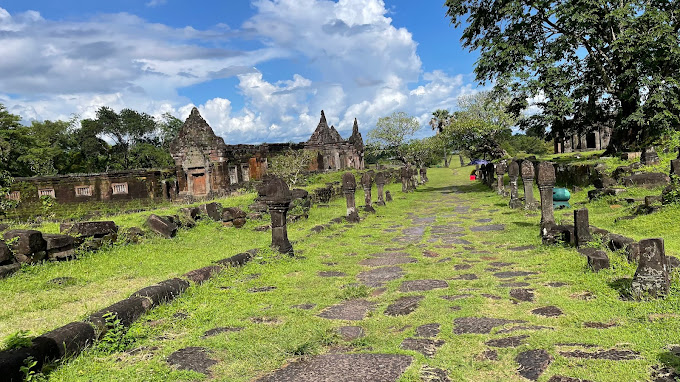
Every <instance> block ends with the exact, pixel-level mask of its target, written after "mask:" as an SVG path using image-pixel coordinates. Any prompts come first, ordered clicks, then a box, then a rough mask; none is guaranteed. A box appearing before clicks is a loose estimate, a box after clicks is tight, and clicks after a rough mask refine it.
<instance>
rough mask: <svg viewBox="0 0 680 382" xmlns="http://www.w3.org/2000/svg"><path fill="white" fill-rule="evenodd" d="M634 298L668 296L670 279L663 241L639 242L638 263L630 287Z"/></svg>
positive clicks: (646, 240)
mask: <svg viewBox="0 0 680 382" xmlns="http://www.w3.org/2000/svg"><path fill="white" fill-rule="evenodd" d="M631 289H632V292H633V296H634V297H636V298H644V297H660V296H665V295H667V294H668V291H669V289H670V277H669V276H668V260H667V259H666V252H665V249H664V243H663V239H645V240H640V263H639V265H638V268H637V271H635V276H634V277H633V283H632V285H631Z"/></svg>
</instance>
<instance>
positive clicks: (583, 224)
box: [574, 208, 593, 247]
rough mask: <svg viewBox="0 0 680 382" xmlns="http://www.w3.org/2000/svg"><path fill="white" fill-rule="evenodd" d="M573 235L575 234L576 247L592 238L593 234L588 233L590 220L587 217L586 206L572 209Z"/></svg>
mask: <svg viewBox="0 0 680 382" xmlns="http://www.w3.org/2000/svg"><path fill="white" fill-rule="evenodd" d="M574 236H576V246H577V247H582V246H583V245H584V244H586V243H588V242H589V241H592V240H593V236H592V235H591V234H590V221H589V219H588V209H587V208H583V209H580V210H574Z"/></svg>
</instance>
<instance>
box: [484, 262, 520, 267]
mask: <svg viewBox="0 0 680 382" xmlns="http://www.w3.org/2000/svg"><path fill="white" fill-rule="evenodd" d="M489 265H491V266H492V267H500V268H503V267H509V266H511V265H515V263H505V262H502V261H495V262H493V263H489Z"/></svg>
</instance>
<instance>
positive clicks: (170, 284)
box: [130, 278, 190, 306]
mask: <svg viewBox="0 0 680 382" xmlns="http://www.w3.org/2000/svg"><path fill="white" fill-rule="evenodd" d="M189 285H190V284H189V282H188V281H186V280H182V279H180V278H174V279H170V280H165V281H161V282H159V283H158V284H156V285H151V286H148V287H146V288H142V289H140V290H138V291H137V292H135V293H133V294H132V295H131V296H130V298H134V297H147V298H149V299H151V301H152V304H153V305H152V306H157V305H159V304H161V303H164V302H167V301H172V300H174V299H175V297H177V296H179V295H180V294H181V293H182V292H184V291H185V290H186V289H187V288H189Z"/></svg>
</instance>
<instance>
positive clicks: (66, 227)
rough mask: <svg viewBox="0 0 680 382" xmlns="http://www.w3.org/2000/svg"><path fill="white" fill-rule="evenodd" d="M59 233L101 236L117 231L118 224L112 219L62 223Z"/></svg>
mask: <svg viewBox="0 0 680 382" xmlns="http://www.w3.org/2000/svg"><path fill="white" fill-rule="evenodd" d="M59 230H60V231H61V233H64V234H67V235H71V236H76V237H103V236H106V235H110V234H117V233H118V226H117V225H116V223H114V222H112V221H100V222H80V223H62V224H61V225H60V226H59Z"/></svg>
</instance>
